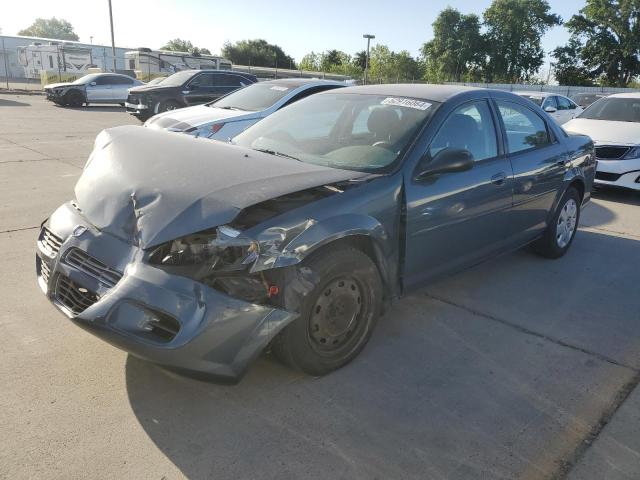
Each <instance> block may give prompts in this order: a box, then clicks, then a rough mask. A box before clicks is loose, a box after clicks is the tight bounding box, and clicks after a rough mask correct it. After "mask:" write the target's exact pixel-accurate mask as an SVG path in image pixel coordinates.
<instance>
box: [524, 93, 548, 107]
mask: <svg viewBox="0 0 640 480" xmlns="http://www.w3.org/2000/svg"><path fill="white" fill-rule="evenodd" d="M520 96H521V97H524V98H526V99H528V100H531V101H532V102H533V103H535V104H536V105H538V106H540V105H542V101H543V100H544V97H543V96H542V95H520Z"/></svg>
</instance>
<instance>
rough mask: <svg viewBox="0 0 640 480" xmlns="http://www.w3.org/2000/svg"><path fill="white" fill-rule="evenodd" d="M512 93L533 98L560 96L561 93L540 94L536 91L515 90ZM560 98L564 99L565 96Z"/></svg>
mask: <svg viewBox="0 0 640 480" xmlns="http://www.w3.org/2000/svg"><path fill="white" fill-rule="evenodd" d="M511 93H515V94H516V95H531V96H532V97H548V96H549V95H560V94H559V93H553V92H540V91H535V90H514V91H513V92H511ZM560 96H561V97H564V95H560Z"/></svg>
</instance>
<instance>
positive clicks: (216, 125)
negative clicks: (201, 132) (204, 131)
mask: <svg viewBox="0 0 640 480" xmlns="http://www.w3.org/2000/svg"><path fill="white" fill-rule="evenodd" d="M222 127H224V123H214V124H213V125H211V133H218V132H219V131H220V129H221V128H222Z"/></svg>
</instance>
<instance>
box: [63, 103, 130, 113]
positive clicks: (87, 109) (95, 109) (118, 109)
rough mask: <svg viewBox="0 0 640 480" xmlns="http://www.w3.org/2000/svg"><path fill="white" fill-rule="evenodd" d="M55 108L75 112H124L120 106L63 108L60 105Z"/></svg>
mask: <svg viewBox="0 0 640 480" xmlns="http://www.w3.org/2000/svg"><path fill="white" fill-rule="evenodd" d="M56 107H57V108H64V109H65V110H75V111H80V112H124V111H125V109H124V107H121V106H120V105H89V106H84V107H65V106H62V105H56Z"/></svg>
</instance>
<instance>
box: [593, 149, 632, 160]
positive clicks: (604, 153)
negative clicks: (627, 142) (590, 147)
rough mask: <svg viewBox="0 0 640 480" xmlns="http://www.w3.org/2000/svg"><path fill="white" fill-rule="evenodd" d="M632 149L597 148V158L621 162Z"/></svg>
mask: <svg viewBox="0 0 640 480" xmlns="http://www.w3.org/2000/svg"><path fill="white" fill-rule="evenodd" d="M630 149H631V147H612V146H606V147H605V146H603V147H596V158H597V159H599V160H619V159H621V158H622V157H624V156H625V155H626V153H627V152H628V151H629V150H630Z"/></svg>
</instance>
